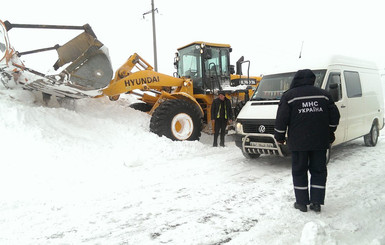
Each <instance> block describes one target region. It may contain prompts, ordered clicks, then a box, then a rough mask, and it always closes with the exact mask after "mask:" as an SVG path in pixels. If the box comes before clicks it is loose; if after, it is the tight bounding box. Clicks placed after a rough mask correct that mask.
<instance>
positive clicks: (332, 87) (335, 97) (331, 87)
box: [329, 83, 340, 102]
mask: <svg viewBox="0 0 385 245" xmlns="http://www.w3.org/2000/svg"><path fill="white" fill-rule="evenodd" d="M329 92H330V95H331V96H332V98H333V101H334V102H337V101H338V100H339V99H340V98H339V95H338V84H337V83H331V84H330V85H329Z"/></svg>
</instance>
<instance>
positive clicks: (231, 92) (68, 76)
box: [0, 21, 260, 140]
mask: <svg viewBox="0 0 385 245" xmlns="http://www.w3.org/2000/svg"><path fill="white" fill-rule="evenodd" d="M12 28H43V29H75V30H81V31H82V33H81V34H79V35H78V36H76V37H75V38H73V39H72V40H70V41H68V42H67V43H65V44H64V45H62V46H60V45H55V46H53V47H50V48H43V49H37V50H32V51H26V52H17V51H16V50H15V49H14V48H13V47H12V46H11V45H10V43H9V38H8V31H9V30H11V29H12ZM50 50H56V51H57V53H58V60H57V61H56V63H55V64H54V66H53V67H54V69H55V70H56V71H57V73H56V74H54V75H47V74H43V73H41V72H39V71H36V70H34V69H31V68H28V67H26V66H25V65H24V64H23V62H22V61H21V59H20V57H21V56H22V55H28V54H33V53H39V52H45V51H50ZM230 52H231V47H230V45H227V44H214V43H205V42H194V43H191V44H189V45H186V46H183V47H181V48H179V49H178V53H177V56H176V58H175V61H174V64H175V67H176V68H177V73H176V74H175V75H174V76H169V75H165V74H162V73H159V72H155V71H154V70H153V67H152V66H151V65H149V64H148V63H147V62H146V61H145V60H144V59H143V58H141V57H140V56H139V55H138V54H136V53H135V54H133V55H131V56H130V57H129V59H128V60H127V61H126V62H125V63H124V64H123V65H122V66H121V67H120V68H119V69H118V70H117V71H116V72H115V75H114V73H113V71H112V67H111V62H110V58H109V55H108V50H107V48H106V47H105V46H104V45H103V44H102V43H101V42H100V41H99V40H98V39H97V38H96V35H95V34H94V32H93V31H92V29H91V27H90V26H89V25H88V24H87V25H84V26H57V25H30V24H12V23H10V22H8V21H6V22H0V79H1V82H2V83H3V84H4V86H5V87H9V88H11V87H13V86H22V87H23V88H25V89H31V90H38V91H41V92H42V93H43V97H44V98H49V97H50V96H51V95H55V96H56V97H57V98H59V99H61V98H71V99H78V98H85V97H95V98H98V97H101V96H108V97H109V98H110V99H111V100H117V99H119V96H120V95H121V94H124V93H132V94H135V95H138V96H139V100H138V103H134V104H132V105H131V107H133V108H134V109H138V110H141V111H145V112H148V113H149V114H150V115H152V117H151V122H150V130H151V131H152V132H154V133H156V134H158V135H160V136H162V135H164V136H166V137H168V138H171V139H173V140H198V139H199V137H200V135H201V130H202V128H206V130H208V131H209V130H210V125H209V122H210V121H211V120H210V119H211V113H210V111H211V104H212V102H213V100H214V98H215V94H216V92H217V91H218V90H224V91H225V92H226V95H227V97H228V98H230V99H231V100H232V103H233V107H234V110H235V114H237V111H236V110H240V108H241V106H243V104H244V101H246V100H248V97H249V95H250V94H251V93H252V92H253V89H255V88H256V86H258V83H259V80H260V77H248V76H243V75H242V73H241V72H240V71H239V70H240V68H239V66H240V65H241V63H242V61H241V60H240V61H238V62H237V68H238V69H237V74H234V67H233V66H231V65H230V55H229V54H230ZM242 86H243V87H242ZM245 86H246V87H245ZM239 87H241V88H239ZM238 112H239V111H238Z"/></svg>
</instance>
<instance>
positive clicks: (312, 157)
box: [274, 69, 340, 212]
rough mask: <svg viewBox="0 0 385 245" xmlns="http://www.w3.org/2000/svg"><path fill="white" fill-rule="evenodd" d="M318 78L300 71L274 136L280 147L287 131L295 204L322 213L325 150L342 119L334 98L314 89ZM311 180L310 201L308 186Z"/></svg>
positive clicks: (284, 97)
mask: <svg viewBox="0 0 385 245" xmlns="http://www.w3.org/2000/svg"><path fill="white" fill-rule="evenodd" d="M314 82H315V75H314V73H313V72H312V71H311V70H309V69H305V70H299V71H297V73H296V74H295V76H294V79H293V81H292V83H291V86H290V89H289V90H287V91H286V92H285V93H284V94H283V95H282V97H281V100H280V102H279V107H278V111H277V117H276V122H275V134H274V137H275V139H276V140H277V141H278V143H279V144H283V143H284V141H285V135H286V129H287V128H288V142H287V143H288V146H289V149H290V150H291V152H292V176H293V184H294V193H295V198H296V202H295V203H294V207H295V208H296V209H299V210H300V211H302V212H306V211H307V205H308V204H310V209H311V210H314V211H316V212H320V211H321V205H323V204H324V199H325V189H326V178H327V168H326V151H327V149H328V148H329V147H330V144H331V143H333V141H334V140H335V137H334V132H335V130H336V129H337V125H338V123H339V119H340V113H339V111H338V108H337V107H336V105H335V104H334V101H333V99H332V97H331V95H330V94H329V93H328V92H327V91H325V90H323V89H321V88H317V87H314ZM308 171H309V172H310V174H311V178H310V198H309V187H308Z"/></svg>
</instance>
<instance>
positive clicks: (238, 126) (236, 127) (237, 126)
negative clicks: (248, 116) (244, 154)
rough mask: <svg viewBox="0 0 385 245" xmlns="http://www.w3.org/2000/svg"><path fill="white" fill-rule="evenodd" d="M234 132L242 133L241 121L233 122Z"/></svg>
mask: <svg viewBox="0 0 385 245" xmlns="http://www.w3.org/2000/svg"><path fill="white" fill-rule="evenodd" d="M235 132H236V133H237V134H242V133H243V126H242V123H239V122H237V123H236V124H235Z"/></svg>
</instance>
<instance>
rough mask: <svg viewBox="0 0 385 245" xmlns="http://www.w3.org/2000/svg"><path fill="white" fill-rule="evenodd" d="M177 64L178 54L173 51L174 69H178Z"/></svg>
mask: <svg viewBox="0 0 385 245" xmlns="http://www.w3.org/2000/svg"><path fill="white" fill-rule="evenodd" d="M178 64H179V54H178V53H175V57H174V68H175V69H178Z"/></svg>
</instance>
